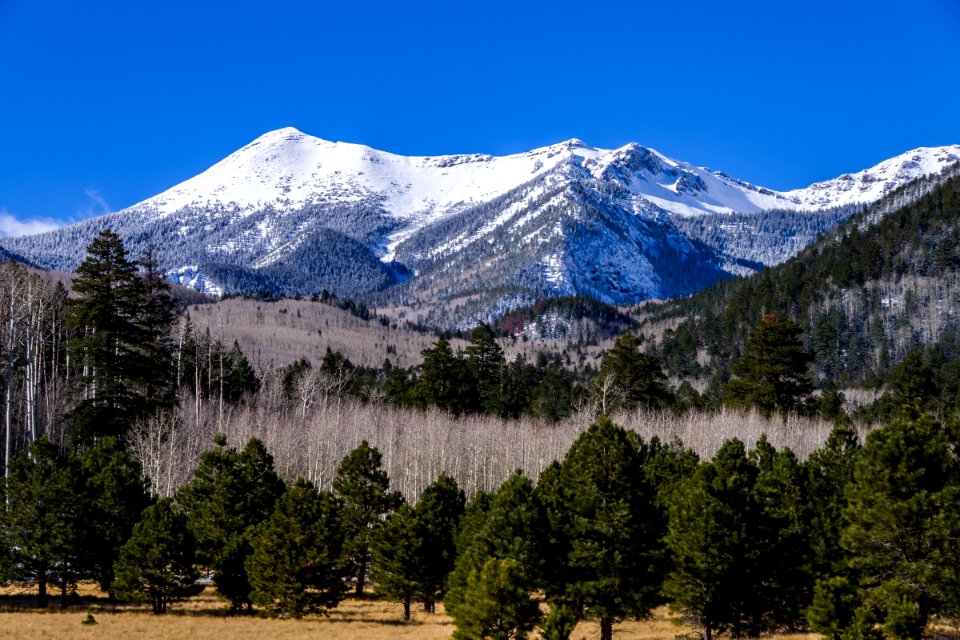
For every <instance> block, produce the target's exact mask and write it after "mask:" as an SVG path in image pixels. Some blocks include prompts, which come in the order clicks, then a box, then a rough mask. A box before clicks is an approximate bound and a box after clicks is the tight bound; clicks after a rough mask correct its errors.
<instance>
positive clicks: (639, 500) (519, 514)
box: [0, 178, 960, 640]
mask: <svg viewBox="0 0 960 640" xmlns="http://www.w3.org/2000/svg"><path fill="white" fill-rule="evenodd" d="M957 189H958V180H957V179H956V178H954V179H951V180H947V181H945V182H943V183H942V184H940V185H938V186H936V187H935V188H932V189H930V190H928V191H927V192H926V193H925V195H922V196H921V197H919V198H918V199H914V200H911V202H910V203H909V204H908V205H907V206H905V207H903V208H900V209H896V210H893V211H891V212H890V213H888V214H887V215H885V216H884V217H882V218H879V219H869V218H868V217H867V214H863V215H862V216H860V215H855V216H853V217H852V218H851V220H850V222H849V223H847V224H846V225H845V226H842V227H841V228H840V230H839V231H838V232H837V235H835V236H834V237H833V239H832V240H831V241H829V242H821V243H818V244H817V245H816V246H815V247H814V248H812V249H808V250H806V251H805V252H802V253H801V254H800V255H799V256H798V257H797V258H795V259H793V260H791V261H789V262H787V263H785V264H784V265H783V266H781V267H778V268H775V269H771V270H768V271H765V272H762V273H761V274H760V275H758V276H756V277H753V278H750V279H745V280H740V281H736V282H732V283H724V284H721V285H719V286H718V287H717V288H714V289H712V290H710V291H709V292H707V293H704V294H699V295H698V296H694V297H691V298H688V299H685V300H682V301H679V302H674V303H668V304H667V305H665V306H663V307H656V308H655V310H654V311H649V310H647V311H645V313H647V316H646V320H641V322H640V324H639V326H638V325H636V324H634V321H633V320H631V319H630V318H629V317H628V316H627V315H626V314H622V313H620V312H610V313H609V314H608V315H609V317H608V318H606V322H607V324H608V325H609V324H611V323H612V324H614V325H620V326H621V328H623V329H624V331H623V332H622V333H620V335H619V336H618V337H617V338H616V339H615V340H613V341H612V342H610V343H608V347H607V348H606V349H605V351H604V355H603V357H602V359H601V360H600V361H599V362H598V363H597V365H596V366H595V367H594V366H582V367H577V366H571V362H570V361H569V357H565V355H562V354H561V355H557V354H556V353H554V354H553V355H548V354H546V353H544V354H543V355H541V356H539V357H537V358H533V359H526V358H524V357H523V356H517V357H514V358H508V357H507V356H506V355H505V351H504V348H503V346H502V345H503V338H502V336H501V335H498V331H497V329H499V330H500V331H509V330H510V329H509V327H513V329H516V327H517V326H518V325H520V324H523V325H526V324H531V323H536V322H537V320H536V318H535V317H534V316H533V315H527V314H525V313H518V314H515V315H514V316H512V317H508V319H507V320H506V322H505V324H500V325H493V326H491V325H489V324H486V323H478V324H477V325H476V327H475V328H474V329H473V330H472V331H470V332H469V333H468V334H466V335H464V336H463V340H462V341H461V343H460V344H462V345H463V346H462V348H461V347H454V346H453V344H452V343H451V340H450V336H445V335H437V336H436V337H435V338H433V339H432V340H431V342H430V344H429V345H428V346H426V347H425V348H423V349H422V353H421V361H420V363H419V364H415V365H410V366H398V365H395V364H393V363H392V362H391V361H390V360H389V359H387V360H385V361H384V362H383V364H382V365H370V364H366V365H360V364H355V363H353V362H351V360H350V359H349V358H348V357H347V356H346V355H344V354H343V353H341V352H339V351H337V350H333V349H329V348H328V349H326V351H325V352H324V353H323V354H322V355H321V354H305V355H304V356H303V357H301V358H300V359H298V360H296V361H294V362H288V363H284V364H283V365H282V366H276V367H272V368H264V367H262V366H259V365H258V364H257V363H256V359H255V358H251V355H250V354H249V353H245V352H244V350H243V349H242V348H241V346H240V344H239V342H236V341H226V340H225V339H224V337H223V335H224V334H223V332H222V331H221V332H219V335H217V332H216V331H211V330H210V328H209V326H208V327H205V328H204V329H203V330H200V329H197V328H196V327H195V325H194V323H193V320H192V318H191V315H190V312H189V310H188V309H184V308H182V307H181V306H180V305H178V304H177V302H176V301H175V300H174V298H173V297H172V296H171V294H170V291H169V287H168V285H167V284H166V282H165V280H164V279H163V277H162V276H161V274H160V273H159V272H158V269H157V266H156V261H155V260H154V259H153V257H152V254H151V251H150V250H149V247H148V248H147V250H146V251H145V252H144V253H143V255H141V256H139V257H138V258H137V259H133V258H131V257H130V256H129V255H128V254H127V252H126V249H125V248H124V245H123V243H122V242H121V241H120V239H119V237H118V236H117V235H115V234H113V233H112V232H110V231H109V230H104V231H103V232H101V233H100V235H98V236H97V238H96V239H95V240H94V241H93V243H92V244H91V245H90V246H89V248H88V253H87V257H86V259H85V260H84V262H83V264H82V265H81V266H80V268H79V269H78V270H77V274H76V277H75V279H74V280H73V283H72V286H71V287H70V291H69V292H68V290H67V288H66V287H64V286H63V285H62V284H59V283H55V282H54V281H52V280H51V279H48V278H46V277H45V276H44V275H43V274H39V273H36V272H34V271H31V270H28V269H26V268H24V267H22V266H18V265H16V264H15V263H7V264H5V265H4V266H3V267H2V269H0V337H2V344H0V354H2V356H3V359H4V364H5V368H4V375H3V377H2V388H3V394H4V395H3V398H4V406H3V416H4V418H3V419H4V456H3V470H4V482H3V483H2V488H3V494H2V500H3V507H2V518H0V535H2V540H3V543H2V545H0V578H2V579H3V581H4V582H6V583H16V584H19V585H25V586H28V587H29V588H30V589H31V590H33V591H34V592H35V593H36V595H37V600H36V605H37V606H38V607H46V606H47V605H48V599H50V598H51V595H53V596H56V600H57V603H58V605H59V606H60V607H63V608H68V607H71V606H74V605H75V604H76V603H77V602H78V601H79V596H78V595H77V585H78V584H80V583H88V582H95V583H97V584H98V585H99V587H100V589H102V592H103V594H104V596H103V597H104V599H105V600H107V601H111V602H113V601H117V602H127V603H142V606H145V607H149V609H150V610H152V611H153V612H154V613H156V614H163V613H165V612H167V611H168V610H169V609H170V607H171V606H176V603H178V602H181V601H184V600H188V599H190V598H191V597H193V596H195V595H196V594H197V593H198V592H200V591H201V590H202V589H203V588H204V586H205V585H206V584H207V583H210V584H212V586H213V587H214V588H215V589H216V592H217V594H218V595H219V596H220V597H221V598H222V599H223V602H224V610H228V611H229V612H230V613H231V614H232V615H244V614H251V613H256V614H259V615H261V616H266V617H283V618H301V617H304V616H309V615H314V614H323V613H325V612H330V611H331V610H333V609H335V608H336V607H337V606H338V605H339V603H341V602H342V601H343V600H344V599H345V598H347V597H353V598H365V597H371V594H373V595H375V596H377V597H380V598H384V599H387V600H389V601H392V602H396V603H398V604H399V605H400V606H399V607H398V609H397V618H398V623H401V621H402V620H409V619H410V617H411V610H412V608H413V607H414V606H415V605H416V606H417V607H420V608H422V609H423V610H424V611H426V612H428V613H429V614H430V615H433V613H434V612H435V611H437V610H438V605H439V604H441V603H442V605H443V610H444V611H445V612H446V614H448V615H449V616H450V617H451V618H452V620H453V625H454V631H453V635H454V637H455V638H463V639H467V638H524V637H528V636H529V635H530V634H532V633H538V634H539V637H541V638H554V639H563V638H570V637H571V633H572V630H573V627H574V625H575V624H576V623H577V622H579V621H589V622H590V623H591V624H594V625H596V626H595V629H596V630H597V633H598V634H599V637H600V638H601V639H602V640H609V639H611V638H612V637H614V635H615V629H616V625H618V624H619V623H621V622H622V621H624V620H628V619H642V618H645V617H647V616H649V615H651V613H652V612H653V611H654V610H655V609H656V608H658V607H661V606H664V605H666V606H668V607H669V608H670V610H671V611H673V612H674V613H675V614H676V615H677V616H678V618H679V619H680V620H682V621H684V622H686V623H688V624H690V625H693V626H695V627H696V628H697V629H699V633H700V634H702V637H703V638H704V639H705V640H712V638H713V637H715V636H730V637H735V638H741V637H757V636H759V635H761V634H769V633H774V632H794V631H803V630H810V631H814V632H817V633H820V634H823V635H825V636H830V637H832V638H836V639H843V640H869V639H877V640H880V639H881V638H897V639H899V638H904V639H919V638H920V637H921V636H922V635H923V634H924V633H926V632H929V630H930V629H933V628H937V629H940V628H946V627H948V626H950V625H956V624H957V622H958V621H960V577H958V574H957V572H958V569H957V567H960V546H958V544H957V540H958V539H960V500H958V495H960V461H958V452H960V420H958V418H957V412H956V410H957V405H956V402H957V398H958V397H960V393H958V390H960V364H958V363H960V361H958V360H957V359H956V358H955V357H954V354H955V353H956V349H955V346H956V345H955V344H954V343H955V342H957V340H956V335H960V334H958V333H957V331H956V330H955V329H954V328H953V327H952V325H950V322H949V318H950V315H949V314H945V315H943V316H942V317H943V318H947V320H942V321H938V322H939V324H937V326H936V328H935V330H934V328H930V331H931V332H932V333H931V332H928V333H923V332H920V333H919V334H918V333H917V330H916V329H917V327H916V326H915V325H913V324H910V323H911V322H913V318H914V316H906V315H901V316H897V317H898V318H901V320H902V322H903V323H905V324H903V325H902V326H900V327H899V329H904V331H900V330H899V329H896V328H895V329H896V330H893V331H892V332H891V331H888V329H889V328H890V324H889V322H888V320H889V317H888V316H884V317H883V318H881V319H879V320H877V323H875V324H871V322H873V321H872V320H871V318H873V316H872V315H871V314H874V313H880V311H877V309H881V310H882V309H889V308H890V307H891V305H892V303H889V302H888V303H883V302H882V299H883V298H882V297H883V296H884V295H887V294H888V293H890V292H891V291H894V290H895V289H896V288H897V287H903V286H906V285H904V284H903V283H904V282H905V281H909V282H912V283H927V284H929V285H930V286H931V287H932V286H934V284H933V283H934V281H935V280H937V278H941V279H942V282H943V283H944V284H943V287H947V288H949V286H950V282H952V280H951V278H952V274H953V271H952V269H953V267H954V262H957V261H956V260H954V259H953V258H952V257H951V256H953V254H954V253H956V251H958V250H960V240H958V237H960V236H958V232H957V230H956V228H955V227H956V223H955V221H956V219H957V213H958V211H957V209H958V207H960V197H958V195H960V194H958V193H957ZM913 238H917V239H916V240H915V241H914V240H912V239H913ZM925 238H926V239H929V238H934V239H935V240H924V239H925ZM904 241H906V242H907V245H906V246H907V248H908V250H907V251H906V252H904V251H901V250H899V249H902V248H903V243H904ZM898 248H899V249H898ZM904 256H908V257H909V260H908V259H907V257H904ZM840 264H845V265H846V266H844V267H841V266H838V265H840ZM957 264H960V262H957ZM923 265H926V266H925V267H924V266H923ZM818 283H819V285H818ZM824 283H826V285H824ZM818 286H820V288H817V287H818ZM911 286H912V285H911ZM937 286H939V285H937ZM851 292H853V293H851ZM928 293H929V292H928V291H927V290H924V292H923V293H922V295H921V294H920V293H917V294H916V296H917V297H914V298H913V302H912V303H911V304H919V305H921V306H923V304H927V303H928V302H929V301H930V300H931V299H932V298H930V296H932V295H933V294H930V295H929V296H928ZM948 294H949V292H947V294H945V295H947V297H948V298H949V295H948ZM831 296H833V297H831ZM858 296H859V297H858ZM871 296H874V297H876V296H879V297H880V299H881V303H880V306H879V307H876V308H875V307H874V306H872V305H873V302H872V300H873V297H871ZM924 296H927V297H924ZM321 297H322V298H323V299H322V300H321ZM853 298H856V299H859V300H861V301H863V304H862V305H859V306H858V305H854V306H853V307H851V306H850V304H853V303H850V304H848V305H847V307H844V306H843V305H839V306H836V305H835V306H830V305H829V304H828V302H829V301H831V300H834V301H835V300H841V299H842V300H843V301H848V302H849V300H851V299H853ZM317 299H318V302H322V303H326V304H334V305H336V306H339V307H340V308H341V309H346V310H347V311H349V312H350V313H354V314H355V315H357V316H358V317H360V316H363V315H364V314H366V316H367V317H366V318H364V321H368V320H369V319H370V318H371V317H374V314H373V313H372V312H371V311H370V310H369V309H367V308H366V307H362V306H360V305H358V304H355V305H353V307H352V308H351V307H350V305H349V304H347V305H346V306H344V303H343V302H342V301H340V300H339V299H337V298H336V297H335V296H331V295H330V294H329V293H327V294H326V295H323V294H318V296H317ZM900 300H901V303H900V304H904V305H906V304H907V303H906V302H904V301H903V300H902V299H900ZM924 301H926V302H924ZM858 304H859V303H858ZM854 307H856V309H857V310H858V311H857V312H858V313H860V314H864V315H862V317H861V319H862V320H863V322H864V323H866V324H870V326H873V327H874V328H875V329H874V331H873V332H872V333H871V332H870V331H863V330H862V328H863V327H862V326H861V325H860V324H856V323H850V322H848V321H849V319H850V312H851V309H853V308H854ZM590 308H592V305H591V303H590V302H589V301H582V300H573V301H570V302H564V303H561V304H554V305H553V306H550V305H542V306H541V308H540V310H541V311H543V310H544V309H552V310H554V311H557V310H571V309H572V310H573V313H574V315H576V314H581V315H582V312H583V311H584V309H590ZM924 308H925V307H924ZM884 313H886V312H884ZM671 314H679V315H683V314H688V315H689V316H690V318H689V319H688V320H682V321H679V322H676V323H675V327H674V328H673V329H671V330H670V331H669V332H667V333H665V334H663V335H660V336H657V337H656V338H653V337H651V338H647V337H645V336H644V334H643V331H644V327H645V326H652V324H651V323H652V322H653V321H654V320H655V319H657V318H659V320H668V319H670V318H671V317H673V318H674V319H676V317H677V316H676V315H673V316H671ZM838 314H839V315H838ZM843 314H847V315H843ZM858 317H860V316H858ZM831 318H832V320H831ZM838 318H839V319H838ZM904 318H907V319H906V320H905V319H904ZM644 322H647V324H644ZM831 323H833V324H831ZM541 326H542V327H547V329H546V331H547V332H548V333H549V331H553V329H550V328H549V325H546V324H543V323H541ZM505 327H507V328H505ZM831 327H833V328H834V329H835V330H833V332H831V330H830V329H831ZM581 329H582V328H581ZM538 330H539V329H538ZM320 331H321V332H322V328H321V329H320ZM907 334H909V336H908V335H907ZM578 335H581V336H582V335H584V334H583V332H582V331H581V332H580V333H579V334H578ZM911 336H912V337H911ZM594 338H599V337H598V336H594V337H590V338H589V339H594ZM928 338H929V339H928ZM308 356H309V357H308ZM854 384H867V385H872V386H873V387H874V388H876V389H878V393H877V397H878V399H877V400H876V402H874V403H872V404H870V405H869V406H867V407H865V408H861V409H859V410H858V412H856V413H855V414H854V415H850V414H849V413H848V410H847V409H848V405H847V403H846V402H845V398H844V391H845V390H847V389H849V388H851V387H852V386H853V385H854ZM682 425H687V426H686V427H683V426H682ZM691 425H694V426H693V427H691ZM684 428H686V429H687V430H684ZM678 436H681V437H678Z"/></svg>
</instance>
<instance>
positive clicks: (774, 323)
mask: <svg viewBox="0 0 960 640" xmlns="http://www.w3.org/2000/svg"><path fill="white" fill-rule="evenodd" d="M801 333H802V330H801V329H800V327H799V326H797V324H796V323H795V322H793V321H792V320H791V319H790V318H788V317H787V315H786V314H785V313H771V314H767V315H765V316H763V318H761V319H760V324H759V325H757V327H756V328H755V329H754V330H753V331H752V332H751V333H750V337H749V338H747V342H746V344H745V345H744V349H743V356H742V357H741V358H740V359H739V360H737V361H735V362H734V363H733V365H732V369H733V374H734V376H735V378H734V379H733V380H731V381H730V382H728V383H727V386H726V388H725V389H724V393H723V398H724V402H725V403H726V404H728V405H730V406H733V407H757V408H758V409H760V411H762V412H763V413H765V414H771V413H775V412H788V411H804V410H806V408H807V405H806V402H807V399H808V397H809V395H810V392H811V391H812V389H813V385H812V383H811V382H810V379H809V377H808V373H807V367H808V366H809V364H810V361H811V359H812V356H811V355H810V354H809V353H807V352H806V351H804V349H803V343H801V342H800V338H799V336H800V334H801Z"/></svg>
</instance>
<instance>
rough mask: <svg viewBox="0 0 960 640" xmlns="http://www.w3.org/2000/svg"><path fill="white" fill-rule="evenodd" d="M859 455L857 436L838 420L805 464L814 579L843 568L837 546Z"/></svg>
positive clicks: (844, 555)
mask: <svg viewBox="0 0 960 640" xmlns="http://www.w3.org/2000/svg"><path fill="white" fill-rule="evenodd" d="M859 453H860V443H859V441H858V439H857V434H856V432H854V430H853V429H852V427H851V426H850V424H849V422H848V421H847V420H845V419H841V420H839V421H838V422H837V424H836V425H835V426H834V428H833V431H832V432H831V433H830V437H829V438H827V441H826V443H824V445H823V446H822V447H820V448H819V449H817V450H816V451H814V452H813V453H812V454H810V457H809V458H808V459H807V462H806V465H805V466H806V473H807V481H806V485H807V487H808V491H807V495H808V498H807V499H808V502H809V513H810V521H809V535H810V545H811V551H812V553H813V557H812V566H811V570H812V571H813V574H814V576H816V577H817V578H818V579H826V578H830V577H832V576H836V575H840V574H842V573H844V572H845V571H846V569H847V561H848V555H847V553H846V552H845V551H844V550H843V547H842V546H841V545H840V537H841V534H842V532H843V528H844V527H845V525H846V521H845V520H844V517H843V510H844V508H845V507H846V505H847V498H846V495H847V487H848V486H849V484H850V483H851V482H852V481H853V469H854V467H855V465H856V461H857V457H858V456H859Z"/></svg>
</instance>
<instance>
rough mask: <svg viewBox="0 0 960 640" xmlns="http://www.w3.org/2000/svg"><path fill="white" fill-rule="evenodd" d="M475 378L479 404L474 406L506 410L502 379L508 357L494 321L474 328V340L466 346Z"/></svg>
mask: <svg viewBox="0 0 960 640" xmlns="http://www.w3.org/2000/svg"><path fill="white" fill-rule="evenodd" d="M464 355H465V356H466V358H467V369H468V371H469V372H470V377H471V378H472V382H473V387H474V389H475V391H474V394H475V396H476V403H477V404H476V406H475V407H473V410H475V411H479V412H481V413H487V414H491V415H499V414H501V412H502V409H503V408H504V407H503V398H502V395H503V394H502V389H501V387H502V383H503V374H504V368H505V365H506V360H505V359H504V357H503V349H501V348H500V345H499V344H497V337H496V334H494V333H493V329H491V328H490V325H488V324H486V323H483V322H480V323H477V326H476V327H475V328H474V329H473V331H471V332H470V344H469V345H467V348H466V349H465V350H464Z"/></svg>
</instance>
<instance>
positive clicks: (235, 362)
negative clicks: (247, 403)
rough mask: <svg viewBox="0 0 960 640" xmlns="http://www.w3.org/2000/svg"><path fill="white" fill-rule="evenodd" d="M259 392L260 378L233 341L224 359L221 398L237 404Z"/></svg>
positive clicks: (238, 345) (237, 344)
mask: <svg viewBox="0 0 960 640" xmlns="http://www.w3.org/2000/svg"><path fill="white" fill-rule="evenodd" d="M259 390H260V378H258V377H257V373H256V371H254V370H253V367H252V366H251V365H250V361H249V360H247V356H246V355H244V353H243V351H242V350H241V349H240V344H239V343H238V342H237V341H236V340H234V341H233V346H232V347H230V351H228V352H227V354H226V356H225V357H224V381H223V396H224V398H225V399H226V400H228V401H229V402H239V401H240V400H241V399H243V398H244V397H245V396H247V395H252V394H254V393H256V392H257V391H259Z"/></svg>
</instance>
